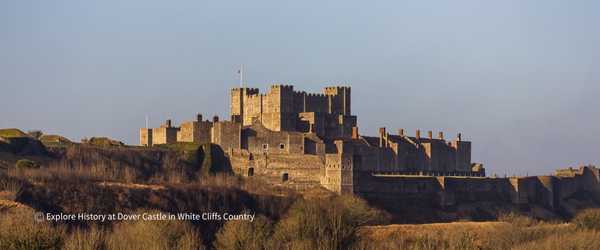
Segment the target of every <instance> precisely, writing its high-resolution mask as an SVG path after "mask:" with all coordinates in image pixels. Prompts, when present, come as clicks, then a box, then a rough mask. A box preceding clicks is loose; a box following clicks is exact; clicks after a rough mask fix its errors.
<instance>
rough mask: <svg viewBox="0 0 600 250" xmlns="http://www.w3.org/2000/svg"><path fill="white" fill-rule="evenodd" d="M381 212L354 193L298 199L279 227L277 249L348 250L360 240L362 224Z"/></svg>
mask: <svg viewBox="0 0 600 250" xmlns="http://www.w3.org/2000/svg"><path fill="white" fill-rule="evenodd" d="M381 217H382V215H381V214H380V213H379V212H378V211H377V210H374V209H372V208H371V207H369V206H368V205H367V203H366V202H365V201H364V200H361V199H359V198H357V197H354V196H336V197H334V198H332V199H328V200H325V199H320V200H299V201H297V202H296V203H295V204H294V205H292V207H291V208H290V210H289V212H288V214H287V216H286V217H285V218H284V219H282V220H281V221H280V222H279V223H278V224H277V227H276V230H275V234H274V237H273V240H274V241H273V242H272V243H273V246H274V247H273V248H276V249H282V248H284V249H347V248H349V247H350V246H351V245H352V244H353V243H354V242H355V241H356V239H357V235H356V231H357V229H358V228H359V227H360V226H364V225H368V224H371V223H374V222H376V221H378V220H380V218H381Z"/></svg>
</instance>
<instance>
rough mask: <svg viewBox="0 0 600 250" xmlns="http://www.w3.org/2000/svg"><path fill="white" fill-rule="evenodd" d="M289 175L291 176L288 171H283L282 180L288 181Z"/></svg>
mask: <svg viewBox="0 0 600 250" xmlns="http://www.w3.org/2000/svg"><path fill="white" fill-rule="evenodd" d="M289 177H290V176H289V175H288V173H283V174H282V175H281V181H283V182H286V181H288V179H289Z"/></svg>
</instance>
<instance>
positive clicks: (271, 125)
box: [140, 85, 485, 193]
mask: <svg viewBox="0 0 600 250" xmlns="http://www.w3.org/2000/svg"><path fill="white" fill-rule="evenodd" d="M350 93H351V89H350V87H340V86H337V87H326V88H324V89H323V93H319V94H316V93H306V92H304V91H296V90H294V87H293V86H289V85H273V86H271V88H270V89H269V90H268V92H267V93H264V94H261V93H260V92H259V90H258V89H255V88H233V89H231V103H230V119H229V120H225V121H221V120H219V118H218V117H216V116H215V117H213V119H212V120H203V118H202V115H197V117H196V119H195V120H194V121H188V122H183V123H182V124H181V125H180V126H179V127H175V126H173V124H172V123H171V121H170V120H167V121H166V122H165V124H163V125H162V126H161V127H159V128H152V129H149V128H143V129H141V130H140V144H141V145H144V146H152V145H158V144H168V143H176V142H194V143H208V142H211V143H215V144H218V145H219V146H221V147H222V148H223V150H224V151H225V152H226V153H227V154H228V156H229V157H230V160H231V162H232V165H233V166H232V167H233V169H234V170H235V171H236V172H237V173H238V174H241V175H245V176H248V175H256V176H261V177H264V178H266V179H270V180H273V181H282V180H284V181H286V182H289V183H294V184H295V185H300V186H303V185H304V186H311V185H321V186H323V187H325V188H327V189H329V190H331V191H334V192H338V193H354V192H355V191H356V190H359V189H358V188H357V185H358V184H359V183H360V182H361V178H362V176H371V175H375V174H385V175H390V174H392V175H408V176H411V175H415V176H445V175H451V176H484V175H485V171H484V169H483V167H482V166H481V165H480V164H472V163H471V143H470V142H468V141H464V140H462V136H461V135H460V134H459V135H458V136H457V137H456V138H454V139H452V140H446V139H445V138H444V134H443V133H442V132H438V133H437V135H436V136H435V137H434V134H433V132H432V131H428V132H427V135H425V136H422V135H421V131H419V130H417V131H416V132H415V134H414V136H409V135H408V134H407V133H405V131H404V130H403V129H398V130H397V132H396V133H389V132H388V131H387V130H386V128H380V129H379V131H378V133H377V136H364V135H361V134H359V130H358V126H357V117H356V116H354V115H352V112H351V94H350Z"/></svg>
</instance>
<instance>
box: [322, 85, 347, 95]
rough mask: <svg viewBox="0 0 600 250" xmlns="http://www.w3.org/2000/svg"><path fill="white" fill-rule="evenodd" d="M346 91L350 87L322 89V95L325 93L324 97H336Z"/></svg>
mask: <svg viewBox="0 0 600 250" xmlns="http://www.w3.org/2000/svg"><path fill="white" fill-rule="evenodd" d="M346 91H350V86H332V87H325V88H323V93H325V95H337V94H339V93H342V92H346Z"/></svg>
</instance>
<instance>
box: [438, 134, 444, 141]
mask: <svg viewBox="0 0 600 250" xmlns="http://www.w3.org/2000/svg"><path fill="white" fill-rule="evenodd" d="M438 139H440V140H443V139H444V132H438Z"/></svg>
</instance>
